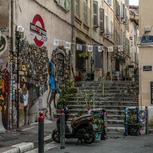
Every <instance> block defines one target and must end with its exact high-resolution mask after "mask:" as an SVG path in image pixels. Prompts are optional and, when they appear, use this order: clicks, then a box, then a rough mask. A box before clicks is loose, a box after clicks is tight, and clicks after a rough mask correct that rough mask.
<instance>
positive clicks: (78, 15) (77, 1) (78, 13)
mask: <svg viewBox="0 0 153 153" xmlns="http://www.w3.org/2000/svg"><path fill="white" fill-rule="evenodd" d="M75 15H76V16H77V17H80V0H75Z"/></svg>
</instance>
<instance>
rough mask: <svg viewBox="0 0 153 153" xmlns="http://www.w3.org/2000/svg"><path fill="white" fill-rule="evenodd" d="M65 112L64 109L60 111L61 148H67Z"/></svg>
mask: <svg viewBox="0 0 153 153" xmlns="http://www.w3.org/2000/svg"><path fill="white" fill-rule="evenodd" d="M65 126H66V125H65V114H64V109H61V113H60V149H65Z"/></svg>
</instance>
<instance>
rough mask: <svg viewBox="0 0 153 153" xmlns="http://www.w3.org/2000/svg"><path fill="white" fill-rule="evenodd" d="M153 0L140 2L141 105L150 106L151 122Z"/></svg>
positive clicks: (151, 115) (150, 119) (150, 117)
mask: <svg viewBox="0 0 153 153" xmlns="http://www.w3.org/2000/svg"><path fill="white" fill-rule="evenodd" d="M152 4H153V1H151V0H148V1H147V3H146V1H145V0H141V1H140V2H139V15H140V18H139V32H140V42H139V77H140V86H139V91H140V101H139V103H140V106H148V107H149V122H150V123H153V119H152V118H153V107H152V104H153V101H152V81H153V79H152V78H153V71H152V66H153V60H152V57H153V53H152V50H153V36H152V35H153V30H152V25H153V21H152V20H151V18H150V17H151V16H152Z"/></svg>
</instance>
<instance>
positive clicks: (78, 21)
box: [75, 15, 82, 25]
mask: <svg viewBox="0 0 153 153" xmlns="http://www.w3.org/2000/svg"><path fill="white" fill-rule="evenodd" d="M75 21H76V22H77V23H78V24H80V25H81V24H82V21H81V20H80V19H79V17H78V16H76V15H75Z"/></svg>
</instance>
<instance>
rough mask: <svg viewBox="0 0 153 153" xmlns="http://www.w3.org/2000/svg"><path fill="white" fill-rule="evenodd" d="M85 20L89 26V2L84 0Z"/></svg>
mask: <svg viewBox="0 0 153 153" xmlns="http://www.w3.org/2000/svg"><path fill="white" fill-rule="evenodd" d="M83 20H84V23H85V24H86V25H88V0H83Z"/></svg>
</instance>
